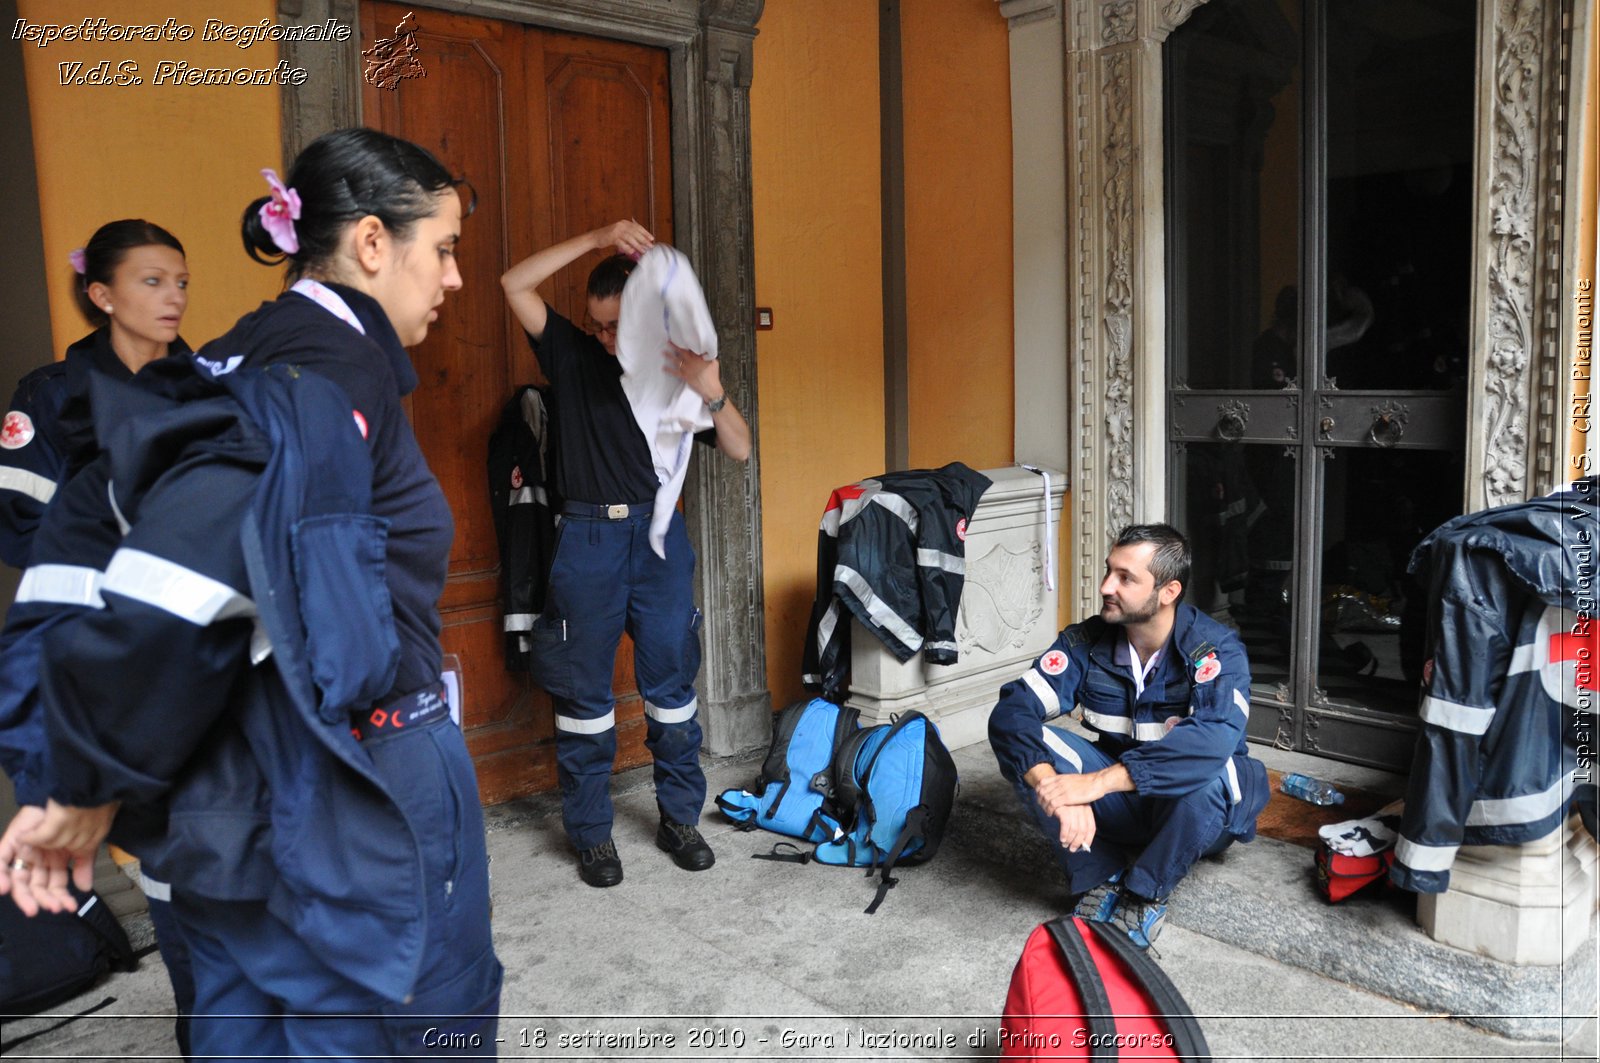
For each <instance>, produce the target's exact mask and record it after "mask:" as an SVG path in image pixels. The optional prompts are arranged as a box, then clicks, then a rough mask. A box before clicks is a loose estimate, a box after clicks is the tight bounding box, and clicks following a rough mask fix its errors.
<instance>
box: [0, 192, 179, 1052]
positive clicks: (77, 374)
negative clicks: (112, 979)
mask: <svg viewBox="0 0 1600 1063" xmlns="http://www.w3.org/2000/svg"><path fill="white" fill-rule="evenodd" d="M72 268H73V270H74V272H75V273H76V275H77V276H76V289H75V293H74V294H75V295H76V296H77V299H78V304H79V308H80V309H81V310H82V311H83V314H84V316H85V317H86V318H88V319H89V323H90V324H92V325H95V326H96V328H95V330H94V331H93V332H91V333H89V335H87V336H85V337H83V338H82V339H80V340H78V341H77V342H76V343H74V344H73V345H72V346H70V347H68V348H67V355H66V358H65V359H63V360H62V361H59V362H52V363H50V364H49V365H45V366H41V367H39V368H38V369H35V370H34V371H32V372H31V373H29V374H28V375H27V376H25V377H23V378H22V380H21V382H20V383H19V384H18V385H17V390H16V393H15V394H14V395H13V396H12V399H11V405H10V406H9V407H8V408H7V411H6V414H5V418H4V422H3V424H0V561H4V562H5V563H6V564H8V565H12V566H14V567H16V568H19V569H24V568H27V567H28V564H29V559H30V556H31V552H32V545H33V536H34V532H35V531H36V530H37V529H38V526H39V521H40V519H41V518H42V517H43V515H44V511H45V509H46V507H48V506H49V504H50V502H51V500H52V499H53V498H54V497H55V494H56V491H57V490H58V489H59V488H60V487H61V485H63V484H65V483H66V482H67V480H68V479H70V478H71V476H72V474H73V473H75V472H77V471H78V470H79V469H80V468H82V467H83V466H84V465H85V464H87V463H88V462H89V461H90V460H91V459H92V458H93V456H94V454H95V452H96V450H97V447H96V445H95V439H94V426H93V424H92V422H91V420H90V406H89V381H90V374H92V373H99V374H103V375H105V376H107V377H109V378H111V379H113V380H131V379H132V378H133V377H134V375H135V374H137V373H139V372H140V371H141V370H142V369H143V368H144V367H145V366H147V365H149V364H150V363H151V362H155V361H158V360H160V359H162V358H165V357H166V356H167V355H169V354H187V353H189V345H188V344H187V343H185V342H184V341H183V337H182V336H180V335H179V334H178V327H179V326H180V325H181V324H182V322H183V315H184V311H185V310H186V309H187V308H188V305H189V267H188V264H187V262H186V260H185V257H184V251H183V244H181V243H179V242H178V238H177V237H175V236H173V235H172V234H171V233H170V232H168V231H167V230H166V229H163V228H162V227H161V226H159V225H156V224H153V223H151V222H148V221H145V220H143V219H142V218H124V219H122V220H120V221H112V222H107V223H106V224H104V225H102V226H100V228H99V229H97V230H95V233H94V235H93V236H91V237H90V238H89V242H88V243H87V244H86V245H84V246H83V247H81V248H79V249H78V250H76V251H74V252H73V253H72ZM26 681H27V682H28V683H29V685H30V686H31V685H32V683H33V682H35V681H36V680H35V679H34V678H32V677H29V678H28V679H27V680H26ZM28 752H32V751H31V750H30V751H28ZM13 781H14V782H15V781H17V778H16V777H15V775H14V778H13ZM32 799H33V798H32V795H31V794H29V793H28V792H27V787H26V785H24V786H21V787H19V789H18V800H19V801H20V802H21V803H22V804H28V803H29V802H30V800H32ZM40 800H42V797H41V798H40ZM139 885H140V888H141V889H143V890H144V892H145V895H146V896H147V897H148V898H149V902H150V918H151V921H152V922H153V923H154V924H155V928H156V939H157V944H158V945H159V946H160V948H161V958H162V960H163V962H164V963H165V964H166V968H167V975H168V977H169V978H170V979H171V980H172V991H173V997H174V1000H175V1002H176V1005H177V1011H178V1020H177V1031H176V1036H177V1040H178V1046H179V1048H180V1049H181V1050H182V1051H183V1053H184V1054H185V1055H187V1054H188V1028H187V1022H188V1020H187V1016H188V1013H189V1010H190V1008H191V1007H192V1005H193V1002H194V981H193V979H192V978H191V977H190V976H189V962H188V952H187V950H186V949H184V948H183V938H182V934H181V932H180V931H179V930H178V928H177V926H176V924H175V923H174V922H173V921H172V915H171V913H170V912H169V910H168V905H167V902H166V899H167V895H168V890H167V885H166V883H164V882H160V881H157V880H155V879H152V878H150V877H149V876H147V875H144V874H143V873H142V872H141V879H140V883H139Z"/></svg>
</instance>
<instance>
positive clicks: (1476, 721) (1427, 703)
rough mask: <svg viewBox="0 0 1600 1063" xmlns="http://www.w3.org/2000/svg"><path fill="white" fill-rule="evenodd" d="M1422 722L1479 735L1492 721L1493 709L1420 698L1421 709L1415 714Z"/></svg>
mask: <svg viewBox="0 0 1600 1063" xmlns="http://www.w3.org/2000/svg"><path fill="white" fill-rule="evenodd" d="M1417 715H1419V716H1421V717H1422V720H1423V722H1424V723H1431V724H1433V725H1434V726H1435V727H1443V728H1445V729H1446V730H1448V731H1460V732H1461V733H1462V734H1469V735H1481V734H1483V733H1484V732H1485V731H1487V730H1488V729H1489V724H1490V723H1492V722H1493V721H1494V709H1492V708H1491V709H1480V708H1477V707H1476V706H1472V705H1458V704H1456V703H1455V702H1453V701H1446V700H1444V699H1443V698H1435V697H1426V698H1423V699H1422V710H1421V711H1420V712H1419V713H1418V714H1417Z"/></svg>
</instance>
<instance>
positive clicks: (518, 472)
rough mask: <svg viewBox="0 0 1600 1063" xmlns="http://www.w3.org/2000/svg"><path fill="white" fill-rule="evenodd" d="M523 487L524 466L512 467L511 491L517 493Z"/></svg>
mask: <svg viewBox="0 0 1600 1063" xmlns="http://www.w3.org/2000/svg"><path fill="white" fill-rule="evenodd" d="M521 486H522V466H521V465H513V466H511V490H513V491H515V490H517V489H518V488H520V487H521Z"/></svg>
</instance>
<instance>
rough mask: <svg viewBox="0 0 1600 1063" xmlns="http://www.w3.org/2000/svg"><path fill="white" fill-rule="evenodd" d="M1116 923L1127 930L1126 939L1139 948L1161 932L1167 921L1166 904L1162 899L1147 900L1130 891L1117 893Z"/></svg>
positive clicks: (1148, 945) (1145, 945)
mask: <svg viewBox="0 0 1600 1063" xmlns="http://www.w3.org/2000/svg"><path fill="white" fill-rule="evenodd" d="M1118 899H1119V903H1118V904H1117V908H1116V924H1117V925H1118V926H1120V927H1121V928H1122V929H1123V930H1125V931H1127V934H1128V939H1129V940H1130V941H1132V942H1133V943H1134V944H1135V945H1137V946H1139V947H1140V948H1141V949H1147V948H1149V947H1150V943H1151V942H1152V941H1154V940H1155V939H1156V937H1157V936H1158V935H1159V934H1160V933H1161V928H1162V926H1164V925H1165V924H1166V921H1167V906H1166V904H1165V903H1164V902H1162V901H1148V900H1145V899H1144V898H1143V897H1136V896H1134V895H1133V894H1130V893H1122V894H1118Z"/></svg>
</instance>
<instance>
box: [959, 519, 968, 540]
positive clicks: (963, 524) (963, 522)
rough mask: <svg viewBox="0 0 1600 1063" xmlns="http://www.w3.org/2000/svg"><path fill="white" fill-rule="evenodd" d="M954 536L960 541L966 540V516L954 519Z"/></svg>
mask: <svg viewBox="0 0 1600 1063" xmlns="http://www.w3.org/2000/svg"><path fill="white" fill-rule="evenodd" d="M956 538H957V539H960V540H961V541H962V542H966V541H967V518H966V517H962V518H961V519H960V520H958V521H956Z"/></svg>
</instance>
